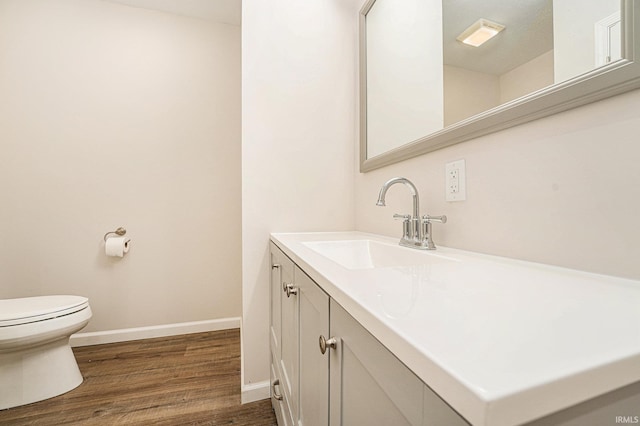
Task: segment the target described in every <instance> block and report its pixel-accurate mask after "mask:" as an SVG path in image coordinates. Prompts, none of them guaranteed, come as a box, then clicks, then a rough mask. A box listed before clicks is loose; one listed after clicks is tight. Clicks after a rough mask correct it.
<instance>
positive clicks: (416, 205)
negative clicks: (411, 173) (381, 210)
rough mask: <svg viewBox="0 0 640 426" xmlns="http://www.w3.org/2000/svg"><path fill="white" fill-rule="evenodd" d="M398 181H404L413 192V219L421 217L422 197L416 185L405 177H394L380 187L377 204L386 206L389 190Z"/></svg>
mask: <svg viewBox="0 0 640 426" xmlns="http://www.w3.org/2000/svg"><path fill="white" fill-rule="evenodd" d="M396 183H403V184H405V186H406V187H407V188H409V191H410V192H411V196H412V197H413V209H412V210H413V219H418V218H419V217H420V197H419V196H418V189H417V188H416V186H415V185H414V184H413V182H411V181H410V180H409V179H407V178H403V177H394V178H392V179H389V180H388V181H386V182H385V183H384V184H383V185H382V188H381V189H380V194H378V201H377V202H376V206H385V205H386V204H385V198H386V196H387V191H388V190H389V188H390V187H391V186H392V185H395V184H396Z"/></svg>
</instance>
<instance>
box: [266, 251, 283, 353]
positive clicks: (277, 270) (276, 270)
mask: <svg viewBox="0 0 640 426" xmlns="http://www.w3.org/2000/svg"><path fill="white" fill-rule="evenodd" d="M270 255H271V286H270V287H271V295H270V303H271V309H270V318H271V321H270V322H269V346H270V347H271V356H272V357H273V359H274V360H276V362H279V360H280V358H281V354H282V351H281V349H280V340H281V338H280V330H281V329H282V328H281V327H282V318H281V315H282V311H281V309H280V303H281V297H282V279H281V277H282V258H283V257H284V253H282V252H281V251H280V249H279V248H278V247H276V245H275V244H273V243H270Z"/></svg>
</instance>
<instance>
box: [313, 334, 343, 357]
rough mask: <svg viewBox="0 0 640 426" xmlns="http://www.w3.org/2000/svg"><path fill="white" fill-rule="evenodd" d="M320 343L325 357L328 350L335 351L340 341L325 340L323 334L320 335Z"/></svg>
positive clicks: (332, 338)
mask: <svg viewBox="0 0 640 426" xmlns="http://www.w3.org/2000/svg"><path fill="white" fill-rule="evenodd" d="M318 342H319V343H320V352H321V353H322V354H323V355H324V353H325V352H327V348H333V349H335V348H336V345H337V344H338V341H337V340H336V338H335V337H331V338H330V339H325V338H324V336H323V335H322V334H321V335H320V338H319V339H318Z"/></svg>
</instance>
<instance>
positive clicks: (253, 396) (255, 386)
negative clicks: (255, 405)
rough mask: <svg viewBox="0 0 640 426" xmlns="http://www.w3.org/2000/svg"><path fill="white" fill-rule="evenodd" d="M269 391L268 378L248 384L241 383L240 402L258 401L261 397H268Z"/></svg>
mask: <svg viewBox="0 0 640 426" xmlns="http://www.w3.org/2000/svg"><path fill="white" fill-rule="evenodd" d="M270 397H271V395H270V393H269V380H265V381H264V382H258V383H251V384H250V385H242V396H241V402H242V404H247V403H249V402H254V401H260V400H261V399H267V398H270Z"/></svg>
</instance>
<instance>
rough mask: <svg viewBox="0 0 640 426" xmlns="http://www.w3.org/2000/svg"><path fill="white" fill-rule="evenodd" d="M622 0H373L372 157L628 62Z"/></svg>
mask: <svg viewBox="0 0 640 426" xmlns="http://www.w3.org/2000/svg"><path fill="white" fill-rule="evenodd" d="M620 8H621V5H620V1H619V0H597V1H596V0H589V1H585V0H555V1H552V0H521V1H517V2H514V1H508V0H482V1H480V0H477V1H471V0H375V2H374V3H373V5H372V6H371V7H370V9H369V10H368V12H367V14H366V105H365V106H366V138H367V140H366V142H367V158H372V157H375V156H377V155H380V154H383V153H385V152H387V151H389V150H391V149H393V148H396V147H399V146H402V145H404V144H406V143H409V142H412V141H415V140H417V139H420V138H422V137H425V136H427V135H429V134H432V133H434V132H437V131H439V130H441V129H443V128H445V127H447V126H450V125H452V124H455V123H458V122H460V121H462V120H465V119H468V118H470V117H473V116H475V115H477V114H479V113H482V112H484V111H487V110H490V109H492V108H495V107H497V106H500V105H503V104H506V103H508V102H510V101H513V100H515V99H518V98H521V97H524V96H527V95H529V94H530V93H532V92H535V91H537V90H540V89H543V88H546V87H549V86H551V85H554V84H557V83H560V82H563V81H566V80H568V79H571V78H573V77H576V76H579V75H582V74H584V73H586V72H589V71H591V70H593V69H595V68H598V67H601V66H603V65H606V64H608V63H610V62H614V61H616V60H618V59H621V58H622V53H621V52H622V49H621V46H622V43H621V41H622V40H621V38H622V35H621V34H622V32H621V13H620Z"/></svg>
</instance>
